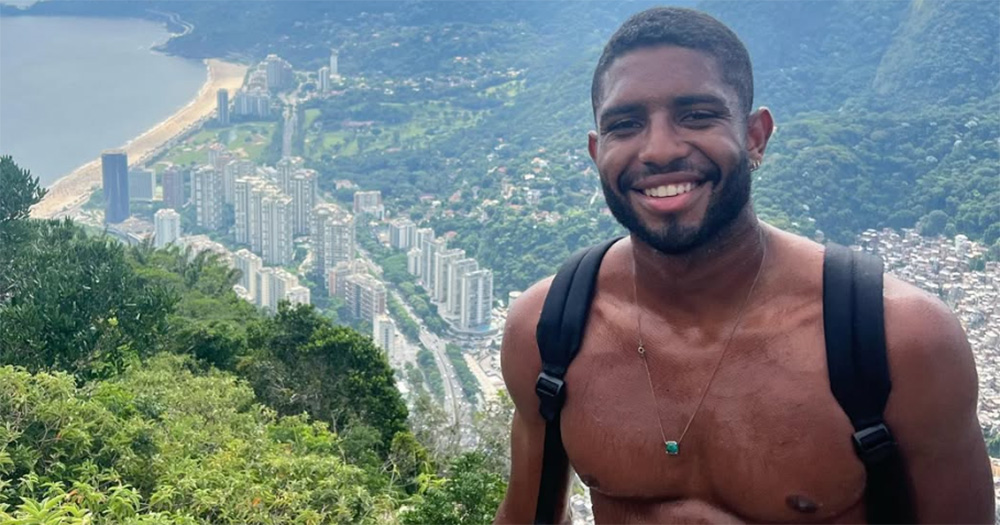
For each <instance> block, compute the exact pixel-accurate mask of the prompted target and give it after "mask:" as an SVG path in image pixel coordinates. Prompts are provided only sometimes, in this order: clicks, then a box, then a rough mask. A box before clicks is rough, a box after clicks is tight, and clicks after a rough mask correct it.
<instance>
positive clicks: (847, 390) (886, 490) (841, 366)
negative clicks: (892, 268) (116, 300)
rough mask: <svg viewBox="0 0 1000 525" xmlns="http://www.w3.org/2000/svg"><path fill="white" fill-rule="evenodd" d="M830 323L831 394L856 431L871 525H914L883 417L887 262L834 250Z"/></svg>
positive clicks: (827, 276)
mask: <svg viewBox="0 0 1000 525" xmlns="http://www.w3.org/2000/svg"><path fill="white" fill-rule="evenodd" d="M823 324H824V333H825V337H826V360H827V367H828V368H829V374H830V388H831V390H832V391H833V395H834V397H836V398H837V402H838V403H840V406H841V407H842V408H843V409H844V412H846V413H847V416H848V417H849V418H850V420H851V424H852V425H853V426H854V430H855V432H854V437H853V440H854V449H855V451H856V452H857V454H858V457H859V458H860V459H861V461H862V462H864V464H865V470H866V472H867V483H866V487H865V503H866V506H867V513H868V516H867V518H868V522H869V523H913V522H914V521H915V516H914V513H913V504H912V498H911V496H910V491H909V482H908V480H907V476H906V469H905V466H904V464H903V460H902V456H900V453H899V447H898V446H897V445H896V441H895V439H894V438H893V436H892V433H891V432H890V431H889V427H888V426H887V425H886V424H885V420H884V419H883V416H882V415H883V412H884V411H885V405H886V402H887V401H888V399H889V391H890V390H891V389H892V384H891V382H890V379H889V362H888V357H887V355H886V347H885V315H884V306H883V301H882V260H881V259H879V258H878V257H875V256H872V255H868V254H864V253H861V252H854V251H852V250H850V249H849V248H845V247H843V246H839V245H836V244H828V245H827V247H826V254H825V257H824V261H823Z"/></svg>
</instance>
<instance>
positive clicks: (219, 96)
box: [215, 89, 229, 126]
mask: <svg viewBox="0 0 1000 525" xmlns="http://www.w3.org/2000/svg"><path fill="white" fill-rule="evenodd" d="M215 121H216V122H218V123H219V125H221V126H228V125H229V92H228V91H226V90H225V89H220V90H219V91H217V92H216V93H215Z"/></svg>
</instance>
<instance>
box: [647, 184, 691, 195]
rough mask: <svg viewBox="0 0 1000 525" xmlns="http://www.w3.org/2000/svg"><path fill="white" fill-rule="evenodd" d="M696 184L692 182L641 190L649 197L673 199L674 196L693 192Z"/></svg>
mask: <svg viewBox="0 0 1000 525" xmlns="http://www.w3.org/2000/svg"><path fill="white" fill-rule="evenodd" d="M695 186H697V184H695V183H693V182H685V183H682V184H667V185H665V186H657V187H655V188H649V189H646V190H643V193H645V194H646V195H647V196H649V197H673V196H675V195H680V194H682V193H687V192H689V191H691V190H693V189H694V188H695Z"/></svg>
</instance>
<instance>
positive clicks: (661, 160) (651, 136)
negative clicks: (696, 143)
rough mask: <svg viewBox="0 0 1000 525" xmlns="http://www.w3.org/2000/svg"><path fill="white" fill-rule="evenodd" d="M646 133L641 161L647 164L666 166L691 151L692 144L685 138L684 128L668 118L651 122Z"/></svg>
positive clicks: (640, 154)
mask: <svg viewBox="0 0 1000 525" xmlns="http://www.w3.org/2000/svg"><path fill="white" fill-rule="evenodd" d="M645 135H646V136H645V142H644V143H643V145H642V149H641V150H640V151H639V161H640V162H642V163H643V164H646V165H647V166H650V165H651V166H666V165H668V164H670V163H671V162H673V161H675V160H677V159H681V158H685V157H687V156H688V154H689V153H690V152H691V145H690V144H689V143H688V142H687V141H686V140H685V138H684V135H683V132H682V130H680V129H678V128H677V126H675V125H674V123H673V122H670V121H668V120H667V119H655V121H652V122H650V123H649V125H648V127H647V128H646V133H645Z"/></svg>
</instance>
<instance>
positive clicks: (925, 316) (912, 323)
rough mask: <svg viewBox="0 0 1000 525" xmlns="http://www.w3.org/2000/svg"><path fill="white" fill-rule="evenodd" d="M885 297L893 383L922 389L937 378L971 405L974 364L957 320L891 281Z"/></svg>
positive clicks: (924, 295) (924, 297)
mask: <svg viewBox="0 0 1000 525" xmlns="http://www.w3.org/2000/svg"><path fill="white" fill-rule="evenodd" d="M883 294H884V302H885V331H886V346H887V348H888V352H889V366H890V370H891V371H892V379H893V383H899V382H905V383H916V384H923V385H924V386H925V387H926V386H929V384H928V383H926V381H927V380H929V379H932V378H936V379H938V380H943V381H946V382H947V383H950V388H954V389H956V390H955V392H954V394H955V395H958V396H960V397H966V398H968V397H969V396H971V397H972V398H973V399H974V398H975V396H976V388H977V381H976V367H975V360H974V358H973V355H972V350H971V348H970V346H969V342H968V339H967V338H966V335H965V331H964V330H963V329H962V325H961V323H960V322H959V320H958V317H957V316H955V314H954V313H953V312H952V311H951V309H949V308H948V306H947V305H945V304H944V303H943V302H942V301H941V300H940V299H938V298H937V297H935V296H933V295H931V294H930V293H928V292H925V291H923V290H921V289H919V288H917V287H916V286H914V285H912V284H909V283H906V282H904V281H901V280H900V279H897V278H896V277H893V276H891V275H886V277H885V286H884V291H883ZM966 401H968V399H966Z"/></svg>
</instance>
